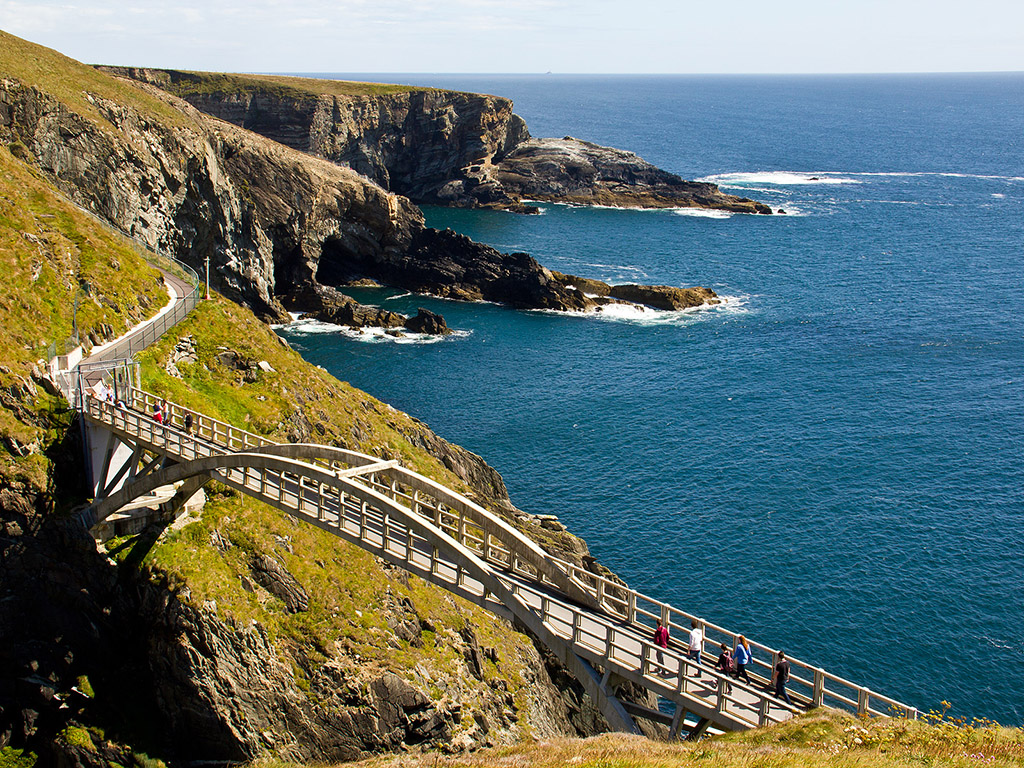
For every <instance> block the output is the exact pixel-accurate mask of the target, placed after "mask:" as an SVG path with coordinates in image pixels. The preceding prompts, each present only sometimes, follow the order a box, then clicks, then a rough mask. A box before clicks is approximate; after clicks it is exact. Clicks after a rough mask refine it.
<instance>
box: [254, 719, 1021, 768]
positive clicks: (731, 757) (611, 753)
mask: <svg viewBox="0 0 1024 768" xmlns="http://www.w3.org/2000/svg"><path fill="white" fill-rule="evenodd" d="M258 765H260V768H275V767H276V766H280V767H281V768H283V766H284V765H285V764H283V763H271V762H265V763H260V764H258ZM349 765H350V766H359V767H360V768H563V766H571V767H572V768H577V767H578V768H682V767H684V766H685V767H687V768H689V767H691V766H707V767H708V768H779V767H780V766H787V767H788V766H793V767H794V768H825V767H826V766H830V767H836V766H838V767H839V768H920V767H921V766H949V767H950V768H968V766H971V767H976V766H978V765H986V766H1022V765H1024V732H1022V731H1021V730H1020V729H1012V728H1001V727H999V726H997V725H995V724H992V723H974V724H967V723H962V722H961V723H957V722H950V721H945V720H943V721H941V722H939V723H928V722H908V721H905V720H888V719H872V720H859V719H857V718H854V717H852V716H850V715H846V714H842V713H836V712H827V711H819V712H814V713H810V714H808V715H804V716H803V717H800V718H798V719H797V720H795V721H793V722H790V723H787V724H783V725H779V726H774V727H772V728H765V729H757V730H754V731H748V732H746V733H736V734H727V735H725V736H720V737H714V738H709V739H704V740H701V741H698V742H694V743H690V742H679V743H665V742H656V741H649V740H647V739H644V738H642V737H635V736H625V735H621V734H604V735H601V736H595V737H593V738H589V739H552V740H547V741H539V742H534V743H530V744H524V745H520V746H516V747H508V748H500V749H488V750H482V751H480V752H476V753H474V754H471V755H459V756H448V755H441V754H437V753H421V754H407V755H397V756H387V757H375V758H370V759H367V760H363V761H360V762H358V763H351V764H349Z"/></svg>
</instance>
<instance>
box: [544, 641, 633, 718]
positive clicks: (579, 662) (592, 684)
mask: <svg viewBox="0 0 1024 768" xmlns="http://www.w3.org/2000/svg"><path fill="white" fill-rule="evenodd" d="M551 650H554V649H551ZM564 661H565V662H566V666H567V667H568V668H569V672H570V673H571V674H572V676H573V677H575V678H576V679H577V680H579V682H580V685H582V686H583V690H585V691H586V692H587V693H588V694H589V695H590V698H591V699H592V700H593V702H594V705H595V706H596V707H597V708H598V710H599V711H600V712H601V714H602V715H604V719H605V720H607V721H608V725H609V726H610V727H611V729H612V730H613V731H621V732H623V733H632V734H636V735H640V736H642V735H643V732H642V731H641V730H640V728H639V727H638V726H637V724H636V721H635V720H633V717H632V716H631V715H630V714H629V712H627V711H626V708H625V707H623V706H622V702H621V701H619V700H618V698H616V696H615V694H614V692H613V691H612V690H611V689H610V688H609V687H608V682H609V678H610V675H608V674H605V675H603V676H601V675H598V672H597V670H596V669H594V667H593V666H591V664H590V662H589V661H587V660H586V659H583V658H580V657H579V656H577V655H576V654H575V653H572V652H571V651H570V652H569V653H568V654H567V658H565V659H564Z"/></svg>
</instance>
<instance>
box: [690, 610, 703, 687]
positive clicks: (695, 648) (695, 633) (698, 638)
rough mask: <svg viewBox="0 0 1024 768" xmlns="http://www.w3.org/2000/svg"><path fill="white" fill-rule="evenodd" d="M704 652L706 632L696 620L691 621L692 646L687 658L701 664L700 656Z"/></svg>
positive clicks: (698, 675) (697, 675) (698, 671)
mask: <svg viewBox="0 0 1024 768" xmlns="http://www.w3.org/2000/svg"><path fill="white" fill-rule="evenodd" d="M703 650H704V632H703V630H701V628H700V624H699V623H698V621H697V620H696V619H691V620H690V645H689V647H688V650H687V651H686V655H687V657H689V658H690V659H692V660H693V661H695V662H696V663H697V664H700V654H701V651H703ZM696 677H697V678H698V679H699V678H700V667H699V666H698V667H697V674H696Z"/></svg>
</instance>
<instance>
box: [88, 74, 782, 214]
mask: <svg viewBox="0 0 1024 768" xmlns="http://www.w3.org/2000/svg"><path fill="white" fill-rule="evenodd" d="M103 69H104V70H105V71H108V72H112V73H114V74H117V75H120V76H125V77H131V78H134V79H136V80H140V81H142V82H147V83H151V84H154V85H157V86H159V87H161V88H164V89H166V90H168V91H169V92H171V93H175V94H177V95H179V96H181V97H182V98H184V99H186V100H187V101H188V102H189V103H191V104H192V105H193V106H195V107H196V108H198V109H200V110H201V111H203V112H205V113H207V114H210V115H214V116H216V117H218V118H221V119H223V120H226V121H229V122H231V123H234V124H235V125H238V126H241V127H244V128H247V129H249V130H251V131H254V132H256V133H259V134H261V135H263V136H266V137H268V138H271V139H274V140H275V141H280V142H282V143H284V144H287V145H288V146H290V147H294V148H296V149H299V150H301V151H303V152H310V153H312V154H315V155H319V156H320V157H325V158H327V159H328V160H331V161H333V162H336V163H339V164H342V165H346V166H348V167H350V168H353V169H355V170H357V171H359V172H360V173H362V174H365V175H366V176H368V177H369V178H371V179H373V180H374V181H376V182H378V183H379V184H381V185H382V186H384V187H385V188H387V189H390V190H392V191H394V192H398V193H400V194H403V195H407V196H408V197H410V198H412V199H413V200H415V201H417V202H423V203H438V204H442V205H453V206H461V207H470V208H473V207H490V208H506V209H511V210H520V211H530V210H535V209H531V208H530V207H529V206H526V205H524V204H523V202H522V201H523V200H546V201H554V202H566V203H577V204H586V205H611V206H624V207H641V208H669V207H699V208H717V209H722V210H730V211H737V212H743V213H771V212H772V211H771V209H770V208H769V207H768V206H766V205H763V204H761V203H757V202H755V201H753V200H750V199H748V198H740V197H736V196H734V195H727V194H725V193H723V192H721V191H720V190H719V189H718V187H717V186H716V185H714V184H706V183H699V182H691V181H685V180H683V179H681V178H680V177H679V176H676V175H675V174H671V173H668V172H666V171H663V170H661V169H659V168H656V167H655V166H653V165H651V164H650V163H647V162H646V161H644V160H643V159H641V158H639V157H637V156H636V155H634V154H632V153H630V152H623V151H621V150H616V149H611V148H609V147H601V146H599V145H596V144H592V143H589V142H585V141H579V140H577V139H573V138H571V137H568V136H567V137H565V138H564V139H531V137H530V134H529V132H528V130H527V128H526V124H525V123H524V122H523V120H522V119H521V118H520V117H518V116H517V115H515V114H514V113H513V112H512V102H511V101H509V100H508V99H503V98H499V97H495V96H485V95H479V94H468V93H459V92H453V91H440V90H434V89H408V90H406V92H404V93H397V94H396V93H386V94H372V95H361V94H351V93H344V94H337V93H329V92H326V91H329V90H330V88H331V87H333V85H334V84H325V81H318V80H302V79H301V78H273V77H262V78H257V77H251V76H243V75H210V74H206V73H192V72H178V71H174V70H152V69H133V68H123V67H120V68H119V67H104V68H103ZM349 85H357V84H349Z"/></svg>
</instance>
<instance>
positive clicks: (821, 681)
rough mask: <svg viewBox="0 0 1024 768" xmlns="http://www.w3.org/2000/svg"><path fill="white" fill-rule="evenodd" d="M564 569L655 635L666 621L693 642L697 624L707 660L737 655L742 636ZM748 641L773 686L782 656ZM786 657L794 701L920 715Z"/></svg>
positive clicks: (753, 668)
mask: <svg viewBox="0 0 1024 768" xmlns="http://www.w3.org/2000/svg"><path fill="white" fill-rule="evenodd" d="M563 564H564V566H565V567H566V568H568V569H569V572H570V575H571V576H572V577H573V578H574V579H576V580H578V581H580V582H581V583H582V584H585V585H586V587H587V589H589V590H590V591H591V592H592V593H593V594H594V595H595V596H596V597H597V598H598V600H599V602H600V604H601V606H602V607H603V608H604V609H605V610H607V611H608V612H609V613H611V614H612V615H614V616H618V617H619V618H621V619H622V620H623V621H625V622H628V623H630V624H632V625H634V626H638V627H644V628H646V629H647V630H648V631H649V632H651V633H652V635H653V632H654V625H655V622H656V621H658V620H659V619H660V620H661V622H662V623H663V624H664V625H665V626H666V627H668V628H669V634H670V637H673V638H674V639H675V638H680V639H682V638H686V639H688V636H689V632H690V628H691V622H693V621H696V622H697V624H698V626H699V627H701V628H702V630H703V635H704V641H703V642H704V657H705V658H709V659H717V656H718V651H719V646H720V644H721V643H723V642H724V643H726V645H727V646H728V647H729V649H730V650H732V649H733V648H735V647H736V644H737V643H738V641H739V637H740V633H737V632H733V631H731V630H729V629H726V628H725V627H721V626H718V625H716V624H713V623H711V622H708V621H707V620H706V619H703V618H701V617H699V616H696V615H695V614H692V613H687V612H686V611H681V610H679V609H678V608H675V607H673V606H671V605H669V604H668V603H665V602H662V601H660V600H656V599H655V598H653V597H648V596H647V595H644V594H642V593H640V592H637V591H636V590H633V589H629V588H627V587H624V586H623V585H622V584H620V583H618V582H617V581H614V580H612V579H608V578H605V577H603V576H600V575H598V574H595V573H593V572H591V571H589V570H586V569H585V568H582V567H580V566H578V565H576V564H574V563H566V562H564V561H563ZM746 639H747V642H748V644H749V645H750V648H751V651H752V655H753V659H752V662H751V664H750V665H749V666H748V668H747V671H748V672H749V673H750V674H751V676H752V677H754V678H755V679H756V680H758V681H759V682H762V683H767V682H768V681H770V680H771V678H772V674H773V670H774V668H775V664H776V663H777V662H778V659H779V656H778V654H779V651H778V649H775V648H771V647H770V646H767V645H763V644H761V643H758V642H756V641H753V640H751V639H750V638H749V637H747V638H746ZM786 658H787V660H788V661H789V663H790V679H789V685H788V687H787V692H788V693H789V694H790V696H791V697H793V698H794V700H796V701H799V702H800V703H802V704H804V705H806V706H823V705H824V706H832V707H838V708H841V709H848V710H852V711H855V712H857V713H858V714H871V715H885V716H893V715H898V716H901V717H908V718H911V719H916V718H917V716H918V712H917V710H916V709H915V708H914V707H910V706H907V705H906V704H903V703H901V702H898V701H896V700H895V699H891V698H889V697H887V696H883V695H881V694H879V693H876V692H875V691H872V690H870V689H869V688H867V687H865V686H862V685H857V684H856V683H853V682H851V681H849V680H846V679H844V678H842V677H839V676H838V675H833V674H830V673H828V672H825V671H824V670H823V669H821V668H819V667H816V666H814V665H812V664H808V663H806V662H804V661H801V660H800V659H797V658H794V657H792V656H790V655H788V654H787V655H786ZM712 663H713V662H712Z"/></svg>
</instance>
